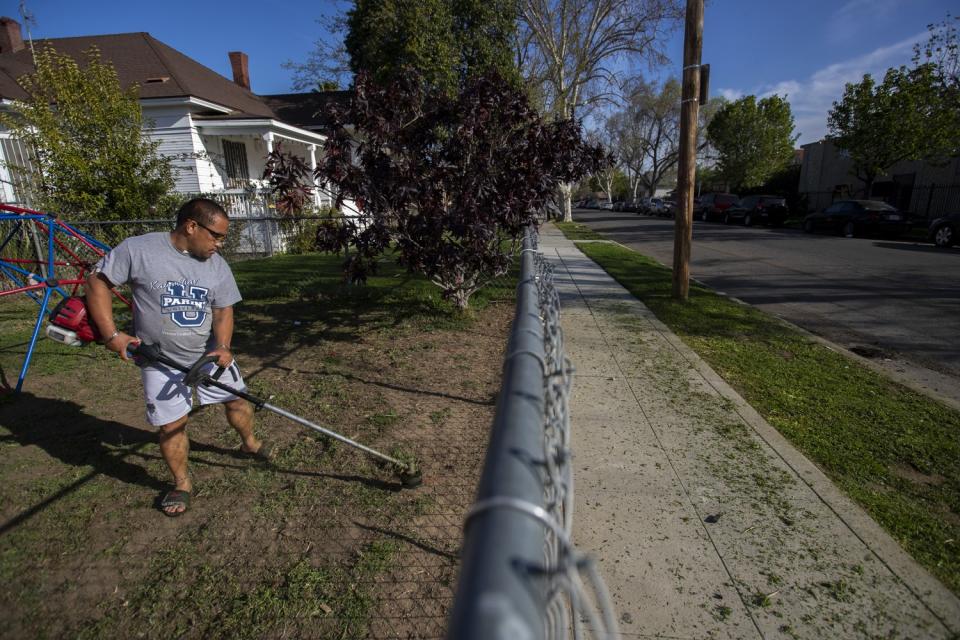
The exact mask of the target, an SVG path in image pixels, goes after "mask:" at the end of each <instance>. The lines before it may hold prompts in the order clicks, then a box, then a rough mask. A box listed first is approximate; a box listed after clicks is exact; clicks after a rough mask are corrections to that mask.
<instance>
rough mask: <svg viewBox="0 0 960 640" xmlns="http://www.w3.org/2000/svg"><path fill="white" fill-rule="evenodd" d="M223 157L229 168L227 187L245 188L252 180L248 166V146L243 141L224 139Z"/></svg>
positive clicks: (227, 168)
mask: <svg viewBox="0 0 960 640" xmlns="http://www.w3.org/2000/svg"><path fill="white" fill-rule="evenodd" d="M223 158H224V164H225V165H226V170H227V180H226V182H227V185H226V186H227V189H243V188H244V187H246V186H247V184H248V183H249V182H250V170H249V169H248V168H247V147H246V145H245V144H243V143H242V142H230V141H229V140H224V141H223Z"/></svg>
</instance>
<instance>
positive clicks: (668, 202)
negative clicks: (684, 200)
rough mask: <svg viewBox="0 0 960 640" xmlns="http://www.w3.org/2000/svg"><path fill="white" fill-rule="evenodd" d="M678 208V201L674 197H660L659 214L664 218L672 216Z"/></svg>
mask: <svg viewBox="0 0 960 640" xmlns="http://www.w3.org/2000/svg"><path fill="white" fill-rule="evenodd" d="M675 209H676V201H675V200H674V199H673V198H670V197H667V198H660V211H659V213H658V214H657V215H659V216H662V217H664V218H672V217H673V216H674V211H675Z"/></svg>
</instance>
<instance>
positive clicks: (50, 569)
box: [0, 303, 513, 638]
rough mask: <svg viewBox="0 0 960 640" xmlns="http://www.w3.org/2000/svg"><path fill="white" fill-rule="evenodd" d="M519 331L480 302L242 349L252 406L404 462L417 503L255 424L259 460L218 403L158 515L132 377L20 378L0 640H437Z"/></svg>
mask: <svg viewBox="0 0 960 640" xmlns="http://www.w3.org/2000/svg"><path fill="white" fill-rule="evenodd" d="M512 316H513V306H512V303H511V304H508V303H495V304H492V305H490V306H489V307H488V308H486V309H485V310H483V311H481V312H479V313H478V317H477V318H476V320H475V322H473V323H472V325H471V326H470V327H469V328H467V329H462V330H453V329H443V330H437V329H433V330H431V329H429V328H417V327H416V326H414V327H395V328H389V329H386V330H378V331H373V332H369V333H365V334H363V333H358V334H354V335H352V336H351V339H343V336H342V335H341V334H338V335H337V336H336V338H335V339H329V340H325V339H316V336H314V338H312V339H310V340H302V341H298V336H292V337H291V338H290V339H289V340H288V342H287V343H286V344H283V345H278V348H277V350H276V352H275V353H273V354H270V355H269V356H268V355H262V356H258V355H254V354H255V352H256V349H255V348H253V347H254V346H255V345H253V344H246V345H245V344H244V343H243V341H241V342H239V343H238V344H237V352H238V353H237V358H238V361H239V362H240V364H241V367H242V368H243V370H244V373H245V376H246V378H247V381H248V383H249V385H250V387H251V390H252V391H253V392H254V393H256V394H258V395H272V396H273V399H272V400H271V403H272V404H275V405H277V406H280V407H283V408H285V409H288V410H290V411H292V412H294V413H297V414H299V415H303V416H305V417H307V418H309V419H311V420H314V421H316V422H318V423H320V424H323V425H328V426H329V427H330V428H332V429H334V430H336V431H338V432H340V433H343V434H345V435H347V436H349V437H352V438H355V439H357V440H359V441H361V442H364V443H366V444H369V445H371V446H373V447H375V448H378V449H381V450H383V451H385V452H387V453H391V454H393V455H399V454H402V455H411V456H413V457H414V458H415V459H416V460H417V461H418V463H419V465H420V467H421V469H422V472H423V485H422V486H421V487H420V488H418V489H416V490H413V491H409V490H401V489H400V487H399V484H398V483H397V481H396V479H395V477H394V476H393V474H392V473H391V472H390V470H389V469H384V468H382V467H379V466H377V465H376V464H374V463H373V462H372V461H370V460H369V459H368V458H366V457H364V456H363V455H362V454H360V453H357V452H355V451H353V450H351V449H347V448H346V447H344V446H343V445H340V444H338V443H335V442H333V441H328V440H327V439H325V438H323V437H322V436H319V435H318V434H314V433H313V432H310V431H308V430H305V429H303V428H302V427H299V426H297V425H295V424H294V423H292V422H290V421H288V420H285V419H283V418H281V417H279V416H275V415H273V414H268V413H266V412H261V413H259V414H258V416H257V420H258V427H257V428H258V432H259V433H260V434H261V435H262V436H266V437H269V438H270V439H272V440H273V441H274V442H275V443H276V447H277V455H276V458H275V460H274V463H273V465H271V466H264V465H262V464H258V463H257V462H255V461H253V460H250V459H248V458H245V457H243V456H240V455H239V454H238V452H237V450H236V449H237V446H238V444H239V443H238V441H237V438H236V436H235V434H234V433H233V432H232V431H231V430H230V429H229V427H228V426H227V425H226V422H225V420H224V419H223V416H222V412H220V411H219V409H218V408H216V407H211V408H208V409H205V410H203V411H200V412H198V413H197V414H195V415H194V416H193V417H192V418H191V422H190V426H189V433H190V437H191V455H190V461H191V473H192V475H193V477H194V482H195V497H194V503H193V506H192V508H191V510H190V511H189V512H188V513H187V514H185V515H184V516H182V517H180V518H166V517H164V516H163V515H162V514H160V513H159V512H158V511H157V509H156V501H157V499H158V497H159V496H160V495H161V494H162V492H163V491H164V490H165V489H167V488H168V482H169V477H168V472H167V470H166V468H165V466H164V464H163V462H162V459H161V458H160V456H159V450H158V448H157V445H156V442H155V436H154V433H153V431H152V430H151V429H149V428H148V427H147V426H146V423H145V421H144V419H143V408H142V402H141V400H140V384H139V376H138V375H137V373H136V371H135V370H134V369H133V368H132V367H130V366H129V365H122V364H120V363H119V362H116V361H114V360H104V359H92V360H91V362H90V363H89V364H88V365H86V366H85V367H84V368H83V369H81V370H77V371H74V372H73V373H71V374H69V375H64V374H59V375H31V377H30V378H28V380H27V384H26V386H25V393H24V394H23V395H22V397H20V398H18V399H16V400H15V401H11V402H7V403H4V404H3V405H2V406H0V453H2V454H3V455H2V456H0V540H2V545H0V549H2V551H0V622H2V624H3V626H4V629H5V634H7V633H9V634H10V637H42V636H51V637H64V636H69V637H103V636H107V635H108V636H114V637H138V636H139V637H145V636H156V635H175V636H178V637H205V638H206V637H278V638H280V637H291V638H292V637H297V638H323V637H332V636H335V637H357V638H360V637H370V638H442V637H443V636H444V634H445V628H446V618H447V616H448V611H449V607H450V605H451V602H452V597H453V589H454V587H455V584H456V575H457V570H458V557H459V548H460V543H461V527H462V523H463V516H464V513H465V512H466V509H467V508H468V507H469V505H470V503H471V502H472V501H473V499H474V493H475V488H476V483H477V480H478V477H479V472H480V467H481V465H482V459H483V454H484V451H485V447H486V443H487V437H488V430H489V427H490V424H491V421H492V418H493V411H494V404H495V398H496V393H497V390H498V388H499V384H500V371H501V365H502V356H503V349H504V348H505V345H506V340H507V334H508V331H509V325H510V322H511V320H512ZM323 330H324V328H323V327H317V328H316V331H317V334H318V335H319V334H321V333H322V331H323ZM253 339H255V337H247V338H246V340H248V341H251V340H253ZM38 370H39V368H38Z"/></svg>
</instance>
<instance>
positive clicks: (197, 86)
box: [0, 32, 286, 120]
mask: <svg viewBox="0 0 960 640" xmlns="http://www.w3.org/2000/svg"><path fill="white" fill-rule="evenodd" d="M48 44H49V45H52V46H53V47H54V48H55V49H56V50H57V51H59V52H61V53H66V54H69V55H70V56H71V57H73V58H74V59H78V60H80V59H82V53H83V52H84V51H86V50H87V49H89V48H90V47H91V46H97V47H98V48H99V49H100V54H101V56H102V57H103V59H104V60H109V61H110V62H111V63H112V64H113V66H114V67H115V68H116V70H117V75H118V76H119V78H120V83H121V84H122V85H123V86H129V85H131V84H133V83H137V84H139V85H140V97H141V98H145V99H148V98H174V97H186V96H194V97H196V98H201V99H204V100H208V101H210V102H215V103H217V104H221V105H224V106H226V107H230V108H231V109H234V110H235V111H236V113H235V114H234V117H258V118H264V117H266V118H277V114H275V113H274V112H273V110H272V109H271V108H270V107H269V106H268V105H267V104H266V102H265V101H264V100H263V99H261V98H260V97H258V96H257V95H256V94H254V93H253V92H251V91H249V90H247V89H244V88H243V87H241V86H239V85H237V84H236V83H234V82H233V81H232V80H228V79H227V78H224V77H223V76H221V75H220V74H218V73H216V72H215V71H213V70H212V69H209V68H207V67H205V66H203V65H202V64H200V63H199V62H197V61H196V60H193V59H192V58H189V57H187V56H185V55H183V54H182V53H180V52H179V51H177V50H176V49H174V48H173V47H170V46H167V45H165V44H164V43H162V42H160V41H159V40H157V39H156V38H154V37H153V36H151V35H150V34H149V33H145V32H139V33H119V34H113V35H102V36H81V37H76V38H51V39H49V40H35V41H34V47H37V48H40V47H44V46H46V45H48ZM32 71H33V59H32V57H31V55H30V48H29V47H26V48H24V49H22V50H20V51H17V52H16V53H4V54H0V98H7V99H23V98H25V97H26V94H25V93H24V91H23V89H21V88H20V86H19V85H18V84H17V82H16V79H17V78H19V77H20V76H22V75H24V74H26V73H30V72H32ZM161 78H166V80H164V81H162V82H157V81H154V82H149V81H150V80H153V79H161ZM281 119H284V120H286V119H285V118H281Z"/></svg>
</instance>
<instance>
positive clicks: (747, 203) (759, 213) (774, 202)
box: [723, 196, 789, 227]
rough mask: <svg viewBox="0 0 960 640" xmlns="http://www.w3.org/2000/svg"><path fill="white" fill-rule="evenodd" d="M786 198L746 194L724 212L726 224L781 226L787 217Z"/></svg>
mask: <svg viewBox="0 0 960 640" xmlns="http://www.w3.org/2000/svg"><path fill="white" fill-rule="evenodd" d="M788 213H789V210H788V209H787V200H786V198H781V197H780V196H744V197H743V198H742V199H741V200H740V201H739V202H737V203H736V204H734V205H731V206H730V207H729V208H728V209H727V210H726V211H725V212H724V214H723V222H724V224H731V223H734V222H742V223H743V224H744V225H746V226H748V227H749V226H751V225H754V224H757V223H762V224H768V225H770V226H771V227H779V226H780V225H782V224H783V221H784V220H786V219H787V214H788Z"/></svg>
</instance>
